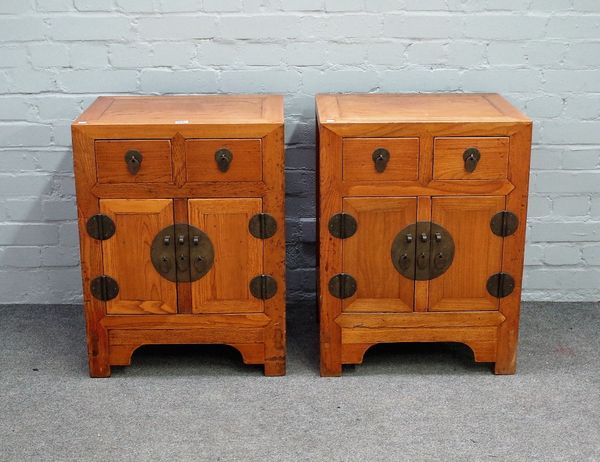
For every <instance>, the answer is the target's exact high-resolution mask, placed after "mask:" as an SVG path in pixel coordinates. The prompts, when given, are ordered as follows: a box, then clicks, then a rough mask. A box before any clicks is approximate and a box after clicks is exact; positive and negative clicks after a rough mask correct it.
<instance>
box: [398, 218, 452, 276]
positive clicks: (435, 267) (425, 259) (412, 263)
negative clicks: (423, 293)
mask: <svg viewBox="0 0 600 462" xmlns="http://www.w3.org/2000/svg"><path fill="white" fill-rule="evenodd" d="M414 235H417V236H418V239H417V240H415V239H413V236H414ZM391 258H392V264H393V265H394V268H396V270H397V271H398V272H399V273H400V274H401V275H402V276H404V277H406V278H408V279H414V280H417V281H428V280H430V279H434V278H437V277H438V276H441V275H442V274H444V273H445V272H446V271H447V270H448V268H450V266H451V265H452V261H453V260H454V240H453V239H452V236H451V235H450V233H448V231H447V230H446V229H444V228H443V227H442V226H440V225H438V224H437V223H430V222H425V221H419V222H417V223H413V224H411V225H408V226H407V227H406V228H404V229H403V230H402V231H400V232H399V233H398V234H397V235H396V237H395V238H394V241H393V242H392V249H391Z"/></svg>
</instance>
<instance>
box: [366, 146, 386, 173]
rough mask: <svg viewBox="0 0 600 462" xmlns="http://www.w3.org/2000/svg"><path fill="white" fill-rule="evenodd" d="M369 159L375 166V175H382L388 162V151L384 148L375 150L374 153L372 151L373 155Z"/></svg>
mask: <svg viewBox="0 0 600 462" xmlns="http://www.w3.org/2000/svg"><path fill="white" fill-rule="evenodd" d="M371 157H372V159H373V163H374V164H375V170H376V171H377V173H382V172H383V171H384V170H385V168H386V167H387V164H388V162H389V161H390V151H388V150H387V149H385V148H377V149H375V151H373V155H372V156H371Z"/></svg>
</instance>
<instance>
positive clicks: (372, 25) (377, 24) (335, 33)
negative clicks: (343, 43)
mask: <svg viewBox="0 0 600 462" xmlns="http://www.w3.org/2000/svg"><path fill="white" fill-rule="evenodd" d="M291 19H293V22H292V24H291V25H293V27H294V29H290V30H289V32H288V33H287V34H285V33H284V34H282V35H281V37H289V38H295V37H297V36H301V37H303V38H305V39H307V38H318V39H340V40H347V39H352V38H378V37H381V35H382V28H381V26H382V19H381V17H380V16H379V15H373V14H361V13H346V14H341V15H340V14H330V15H326V16H308V15H307V16H304V17H302V19H301V20H300V21H298V20H297V18H291ZM275 38H277V37H275Z"/></svg>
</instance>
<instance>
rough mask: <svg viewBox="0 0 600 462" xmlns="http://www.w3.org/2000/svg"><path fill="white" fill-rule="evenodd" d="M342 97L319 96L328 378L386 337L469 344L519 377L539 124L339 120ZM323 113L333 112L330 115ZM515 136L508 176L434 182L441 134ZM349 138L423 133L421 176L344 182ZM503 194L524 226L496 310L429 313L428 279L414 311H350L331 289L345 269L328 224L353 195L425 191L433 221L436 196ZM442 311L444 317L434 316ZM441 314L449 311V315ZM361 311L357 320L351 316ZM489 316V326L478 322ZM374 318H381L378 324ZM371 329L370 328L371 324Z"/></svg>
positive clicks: (423, 202) (424, 212) (510, 248)
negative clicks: (534, 136) (511, 283)
mask: <svg viewBox="0 0 600 462" xmlns="http://www.w3.org/2000/svg"><path fill="white" fill-rule="evenodd" d="M490 100H491V101H493V102H494V104H496V105H497V106H498V107H500V108H502V109H503V110H504V111H505V112H506V113H507V114H510V115H514V116H515V117H516V118H518V117H517V116H519V117H520V115H519V113H518V112H517V111H515V110H514V109H512V107H511V106H510V105H508V104H507V103H506V102H505V101H504V100H503V99H502V98H500V97H497V96H495V95H492V96H490ZM337 110H338V109H337V107H336V103H335V100H334V98H331V97H329V95H325V96H324V97H317V110H316V111H317V115H316V118H317V123H318V136H317V146H318V172H319V181H318V186H319V191H318V200H319V207H318V218H317V220H318V233H319V236H318V241H319V255H318V265H319V288H318V300H319V315H320V338H321V375H322V376H339V375H341V373H342V364H360V363H362V360H363V356H364V353H365V351H366V350H367V349H368V348H370V347H371V346H373V345H375V344H377V343H386V342H436V341H443V342H452V341H455V342H461V343H465V344H466V345H468V346H469V347H470V348H471V349H472V350H473V353H474V359H475V361H481V362H491V363H494V372H495V373H496V374H512V373H514V372H515V367H516V349H517V338H518V325H519V312H520V297H521V286H522V275H523V255H524V244H525V231H526V220H527V194H528V182H529V162H530V154H531V131H532V123H531V121H527V120H526V119H524V118H523V119H522V120H502V121H485V120H483V121H479V122H471V123H469V122H467V121H465V122H462V123H449V122H432V123H427V122H425V121H424V122H411V123H406V124H401V123H361V122H359V121H357V122H339V121H337V122H336V114H337V112H336V111H337ZM321 114H328V115H329V114H333V116H332V117H331V118H330V117H328V116H324V117H323V119H321ZM445 136H457V137H458V136H460V137H480V136H494V137H509V138H510V148H509V150H510V152H509V159H508V175H507V179H500V180H469V181H468V182H465V181H457V180H452V181H442V180H433V144H434V139H435V137H445ZM345 137H379V138H381V137H418V138H420V159H419V179H418V180H417V181H398V182H394V183H393V184H392V183H386V182H377V183H375V182H368V181H347V180H346V181H344V182H343V181H342V178H341V169H342V165H341V164H342V157H341V149H342V139H343V138H345ZM471 194H472V195H494V196H498V195H502V196H506V209H507V210H509V211H511V212H513V213H515V214H516V215H517V216H518V218H519V223H520V226H519V228H518V230H517V232H516V233H515V234H513V235H512V236H509V237H506V238H505V241H504V243H503V253H502V271H506V272H508V273H510V274H511V275H512V276H513V277H514V279H515V282H516V287H515V290H514V291H513V292H512V294H511V295H509V296H508V297H505V298H502V299H500V301H499V310H498V311H492V312H482V313H479V312H452V313H429V312H428V311H427V308H428V282H427V281H417V284H416V286H415V312H414V313H395V314H389V313H385V314H384V313H360V314H359V313H344V314H342V311H341V305H342V304H341V300H339V299H336V298H334V297H333V296H331V294H329V292H328V289H327V284H328V282H329V279H330V278H331V277H332V276H333V275H335V274H337V273H338V272H340V271H341V268H342V253H341V252H342V244H341V240H339V239H336V238H334V237H333V236H331V235H330V233H329V231H328V229H327V222H328V219H329V217H330V216H331V215H333V214H335V213H337V212H339V211H341V207H342V205H341V204H342V199H343V198H345V197H349V196H381V197H389V196H418V200H419V203H418V208H417V215H418V219H419V220H427V219H431V197H432V196H437V195H442V196H452V195H471ZM432 315H433V316H438V317H433V318H432ZM439 315H442V316H441V317H440V316H439ZM351 316H354V317H355V318H353V319H358V321H356V324H354V325H349V324H348V322H347V321H346V320H347V319H350V317H351ZM482 317H484V318H485V317H487V318H485V319H486V321H485V323H483V324H482V323H481V322H479V321H478V322H475V321H474V320H477V319H482ZM373 320H377V323H376V324H375V325H374V324H373V323H372V321H373ZM367 327H368V328H367Z"/></svg>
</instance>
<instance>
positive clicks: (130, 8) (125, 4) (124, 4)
mask: <svg viewBox="0 0 600 462" xmlns="http://www.w3.org/2000/svg"><path fill="white" fill-rule="evenodd" d="M115 2H116V5H117V9H118V10H121V11H125V12H127V13H154V12H155V11H158V0H115Z"/></svg>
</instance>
